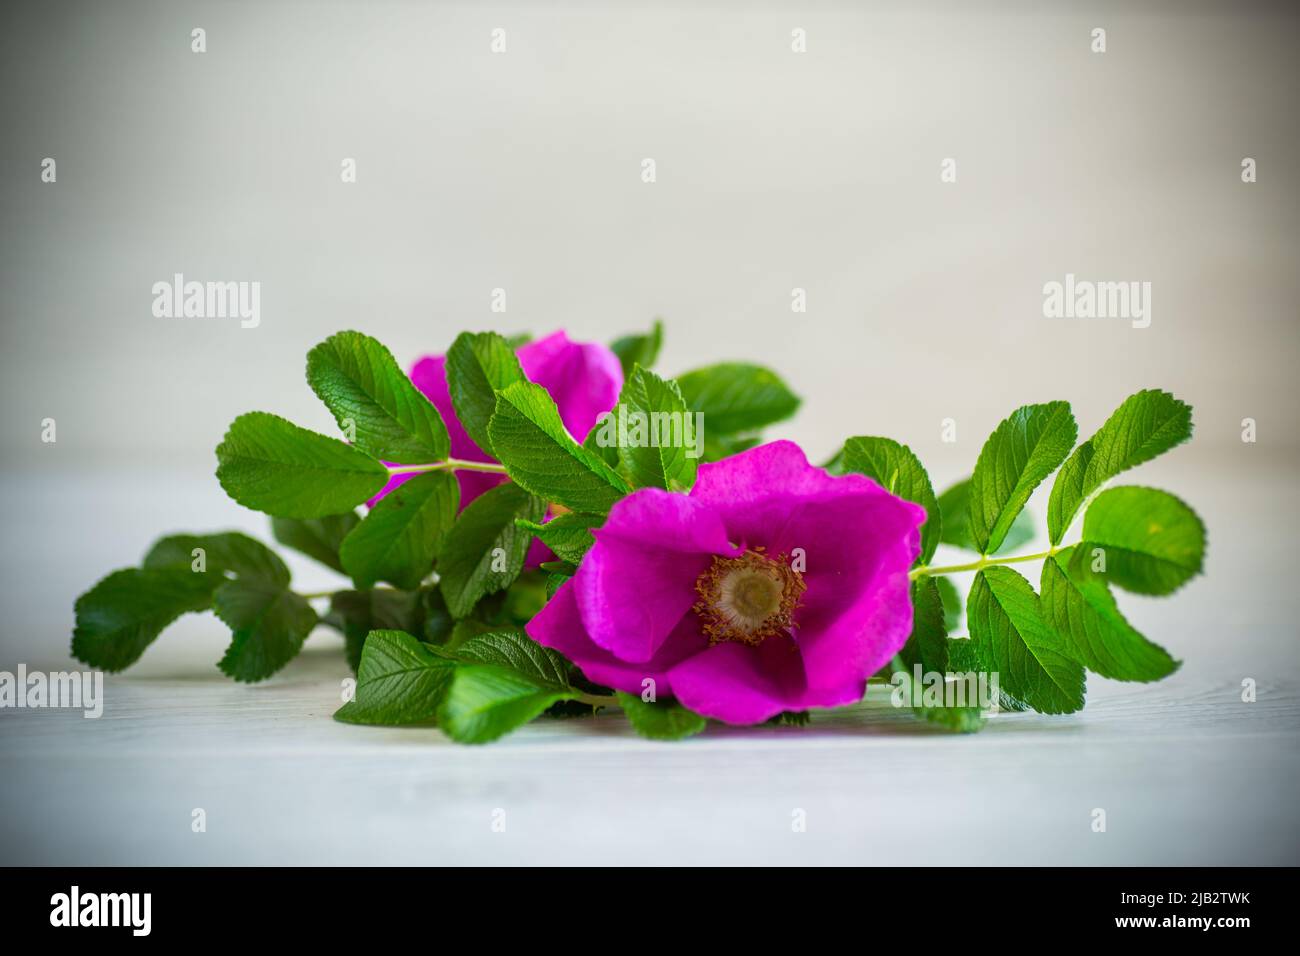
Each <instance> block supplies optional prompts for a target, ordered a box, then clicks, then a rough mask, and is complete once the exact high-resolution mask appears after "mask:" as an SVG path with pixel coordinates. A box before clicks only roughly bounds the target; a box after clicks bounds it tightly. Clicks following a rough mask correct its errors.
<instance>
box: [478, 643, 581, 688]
mask: <svg viewBox="0 0 1300 956" xmlns="http://www.w3.org/2000/svg"><path fill="white" fill-rule="evenodd" d="M455 653H456V657H457V658H458V659H459V660H462V661H468V662H470V663H471V664H496V665H497V666H499V667H505V668H508V669H510V670H512V671H514V672H515V673H517V674H520V675H521V676H523V677H527V678H528V679H529V680H531V681H534V682H535V683H536V684H537V686H538V687H543V688H549V689H551V690H566V689H568V687H569V664H568V662H567V661H566V660H565V659H564V658H563V657H561V656H560V655H559V654H557V653H556V652H555V651H553V650H551V649H550V648H549V647H543V646H542V645H541V644H538V643H537V642H536V641H535V640H533V639H532V638H531V637H529V636H528V635H527V634H526V633H525V632H523V631H520V630H509V631H489V632H487V633H486V634H479V635H477V636H475V637H471V638H470V639H469V640H467V641H465V642H464V643H463V644H461V645H460V646H459V647H457V648H456V652H455Z"/></svg>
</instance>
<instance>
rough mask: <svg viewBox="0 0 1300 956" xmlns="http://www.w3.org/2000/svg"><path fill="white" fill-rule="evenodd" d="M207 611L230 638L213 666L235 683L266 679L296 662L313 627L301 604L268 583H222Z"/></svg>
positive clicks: (303, 602) (283, 589)
mask: <svg viewBox="0 0 1300 956" xmlns="http://www.w3.org/2000/svg"><path fill="white" fill-rule="evenodd" d="M212 609H213V610H214V611H216V612H217V617H219V618H221V620H222V621H224V622H225V623H226V625H227V626H228V627H229V628H230V630H231V632H232V633H231V640H230V647H228V648H227V649H226V654H225V656H224V657H222V658H221V661H220V663H218V665H217V666H218V667H220V668H221V670H222V672H224V673H225V674H226V675H227V676H228V677H233V678H234V679H235V680H237V681H259V680H264V679H266V678H267V677H270V676H271V675H272V674H274V673H275V672H276V671H278V670H279V669H280V668H281V667H283V666H284V665H285V664H287V663H289V661H291V660H293V658H294V657H295V656H297V654H298V652H299V651H300V650H302V644H303V641H305V640H306V639H307V635H308V634H310V633H311V631H312V628H314V627H315V626H316V624H317V618H316V612H315V611H313V610H312V607H311V605H310V604H308V603H307V600H306V598H303V597H300V596H299V595H297V594H294V593H293V592H292V591H290V590H289V589H288V588H287V587H286V586H284V585H282V584H273V583H270V582H267V581H259V580H244V579H240V580H237V581H227V582H226V583H225V584H223V585H221V587H220V588H218V589H217V593H216V594H215V595H214V596H213V599H212Z"/></svg>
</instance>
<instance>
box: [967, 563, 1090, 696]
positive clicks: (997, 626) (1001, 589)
mask: <svg viewBox="0 0 1300 956" xmlns="http://www.w3.org/2000/svg"><path fill="white" fill-rule="evenodd" d="M966 620H967V622H968V623H969V625H970V634H971V640H972V641H973V642H974V645H975V647H974V650H975V651H976V653H977V654H978V655H979V661H980V663H981V664H982V666H983V669H984V670H987V671H991V672H995V673H997V675H998V682H999V685H1000V689H1001V691H1002V693H1003V695H1005V696H1008V697H1010V698H1012V706H1013V709H1014V706H1015V703H1017V702H1019V703H1021V704H1027V705H1028V706H1030V707H1032V708H1033V709H1034V710H1036V711H1038V712H1039V713H1043V714H1069V713H1073V712H1074V711H1076V710H1078V709H1080V708H1081V707H1082V706H1083V693H1084V676H1083V668H1082V667H1081V666H1080V665H1079V663H1078V662H1077V661H1075V660H1074V659H1073V658H1072V657H1070V656H1069V649H1068V647H1067V646H1066V644H1065V642H1064V641H1062V639H1061V638H1060V637H1059V636H1058V635H1057V634H1056V633H1055V632H1054V631H1053V630H1052V629H1051V628H1050V627H1049V626H1048V625H1047V623H1046V622H1045V621H1044V620H1043V613H1042V608H1041V607H1040V605H1039V600H1038V595H1037V594H1035V593H1034V589H1033V588H1032V587H1030V585H1029V582H1028V581H1026V580H1025V579H1024V578H1023V577H1021V576H1020V575H1019V574H1017V573H1016V572H1015V571H1012V570H1011V569H1010V568H1006V567H991V568H985V569H984V570H982V571H980V572H979V573H978V574H976V575H975V582H974V583H973V584H972V585H971V590H970V597H969V599H968V602H967V608H966ZM950 650H951V648H950Z"/></svg>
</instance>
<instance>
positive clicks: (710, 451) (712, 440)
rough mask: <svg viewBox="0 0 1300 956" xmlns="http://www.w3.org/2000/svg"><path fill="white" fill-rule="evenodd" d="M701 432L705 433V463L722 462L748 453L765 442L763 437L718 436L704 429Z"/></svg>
mask: <svg viewBox="0 0 1300 956" xmlns="http://www.w3.org/2000/svg"><path fill="white" fill-rule="evenodd" d="M701 430H702V431H704V433H705V434H704V457H703V458H702V460H703V461H722V459H724V458H730V457H731V456H732V455H739V454H740V453H741V452H742V451H748V450H749V449H751V448H753V447H754V446H755V445H757V444H759V443H760V442H762V440H763V436H762V435H716V434H714V433H713V432H711V431H709V430H708V429H705V428H703V427H702V428H701Z"/></svg>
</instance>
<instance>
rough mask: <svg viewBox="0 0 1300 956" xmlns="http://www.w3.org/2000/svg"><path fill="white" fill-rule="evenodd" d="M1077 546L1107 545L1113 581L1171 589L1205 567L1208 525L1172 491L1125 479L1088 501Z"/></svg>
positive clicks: (1146, 590)
mask: <svg viewBox="0 0 1300 956" xmlns="http://www.w3.org/2000/svg"><path fill="white" fill-rule="evenodd" d="M1078 547H1079V549H1080V550H1084V549H1087V550H1089V551H1091V549H1093V548H1101V549H1103V551H1104V552H1105V558H1106V570H1105V573H1104V576H1105V578H1106V580H1107V581H1109V582H1110V583H1111V584H1114V585H1116V586H1118V587H1121V588H1123V589H1124V590H1126V591H1133V592H1135V593H1137V594H1170V593H1172V592H1174V591H1176V590H1178V589H1179V588H1180V587H1182V586H1183V585H1184V584H1186V583H1187V581H1188V580H1189V579H1190V578H1192V577H1194V576H1195V575H1197V574H1200V573H1201V567H1202V566H1203V564H1204V561H1205V525H1204V524H1202V523H1201V519H1200V518H1199V517H1197V515H1196V512H1195V511H1193V510H1192V509H1191V508H1190V507H1188V506H1187V505H1186V504H1184V503H1183V502H1182V501H1180V500H1179V499H1178V498H1175V497H1174V496H1173V495H1171V494H1170V493H1169V492H1167V491H1158V490H1156V489H1155V488H1141V487H1138V486H1136V485H1121V486H1120V487H1118V488H1110V489H1107V490H1106V491H1103V492H1102V493H1101V494H1099V495H1098V496H1097V497H1096V498H1094V499H1093V501H1092V504H1090V505H1089V506H1088V511H1087V513H1086V514H1085V515H1084V516H1083V541H1082V542H1081V543H1080V544H1079V545H1078Z"/></svg>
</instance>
